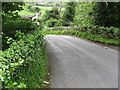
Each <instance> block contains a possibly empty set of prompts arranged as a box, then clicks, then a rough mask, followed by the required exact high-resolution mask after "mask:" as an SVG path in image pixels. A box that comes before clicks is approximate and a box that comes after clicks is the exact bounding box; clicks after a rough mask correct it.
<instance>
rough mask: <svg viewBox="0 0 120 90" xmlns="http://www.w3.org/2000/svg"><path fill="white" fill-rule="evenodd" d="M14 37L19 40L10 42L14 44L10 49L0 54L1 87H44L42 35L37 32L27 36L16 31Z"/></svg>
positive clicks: (44, 72)
mask: <svg viewBox="0 0 120 90" xmlns="http://www.w3.org/2000/svg"><path fill="white" fill-rule="evenodd" d="M16 35H17V37H18V38H20V40H12V41H14V42H13V43H12V44H11V45H10V48H8V49H6V50H5V51H3V52H1V54H2V56H0V59H1V60H2V62H1V63H2V66H1V68H2V69H0V73H1V74H2V75H1V78H2V81H3V82H4V86H3V87H5V88H18V87H19V88H22V87H27V88H33V87H34V88H39V87H44V80H45V77H46V75H47V67H46V65H47V61H46V58H45V54H44V47H45V43H44V39H43V35H42V34H41V33H40V32H39V31H37V32H34V33H32V34H27V35H24V33H21V32H19V31H18V32H17V34H16ZM10 42H11V38H9V40H8V43H10ZM31 67H32V68H33V69H31ZM26 75H27V76H26ZM28 76H29V77H28ZM33 80H34V81H33Z"/></svg>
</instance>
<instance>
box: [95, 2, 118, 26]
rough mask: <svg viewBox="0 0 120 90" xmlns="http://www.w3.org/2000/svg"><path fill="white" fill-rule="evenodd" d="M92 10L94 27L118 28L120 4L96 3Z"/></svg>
mask: <svg viewBox="0 0 120 90" xmlns="http://www.w3.org/2000/svg"><path fill="white" fill-rule="evenodd" d="M93 10H94V11H93V22H94V25H100V26H105V27H110V26H114V27H120V24H119V23H120V2H97V3H95V4H94V7H93Z"/></svg>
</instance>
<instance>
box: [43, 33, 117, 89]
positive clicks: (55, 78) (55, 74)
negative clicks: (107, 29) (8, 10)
mask: <svg viewBox="0 0 120 90" xmlns="http://www.w3.org/2000/svg"><path fill="white" fill-rule="evenodd" d="M45 38H46V40H47V49H48V54H49V61H50V68H51V69H50V70H51V76H50V83H51V87H52V88H118V51H117V50H114V49H110V48H107V47H103V46H100V45H96V44H95V43H91V42H88V41H86V40H83V39H80V38H77V37H72V36H66V35H47V36H45Z"/></svg>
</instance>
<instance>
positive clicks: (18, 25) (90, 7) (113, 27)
mask: <svg viewBox="0 0 120 90" xmlns="http://www.w3.org/2000/svg"><path fill="white" fill-rule="evenodd" d="M119 7H120V2H111V3H110V2H101V3H100V2H97V3H95V2H94V3H93V2H59V3H52V2H48V3H35V2H33V3H31V2H30V3H23V2H3V3H2V8H3V10H2V29H3V30H2V50H1V51H0V60H1V62H0V79H1V80H2V87H3V88H45V87H47V86H49V85H48V84H49V81H47V78H48V76H49V75H48V61H47V51H46V49H45V48H46V43H45V39H44V36H45V35H48V34H61V35H73V36H77V37H80V38H86V39H89V40H92V41H95V42H101V43H103V44H112V45H116V46H119V45H120V40H119V39H120V36H119V35H120V32H119V31H120V24H119V23H120V17H119V16H120V8H119ZM37 13H39V14H41V15H40V16H39V17H38V18H36V19H35V21H33V20H31V19H30V18H22V17H20V15H33V16H34V15H36V14H37ZM36 22H37V23H39V24H37V23H36ZM66 27H67V28H69V29H66ZM0 37H1V36H0Z"/></svg>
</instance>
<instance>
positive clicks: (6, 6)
mask: <svg viewBox="0 0 120 90" xmlns="http://www.w3.org/2000/svg"><path fill="white" fill-rule="evenodd" d="M23 5H24V3H23V2H3V3H2V17H3V19H5V18H6V17H8V18H16V17H18V11H20V10H23V8H22V6H23Z"/></svg>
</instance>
